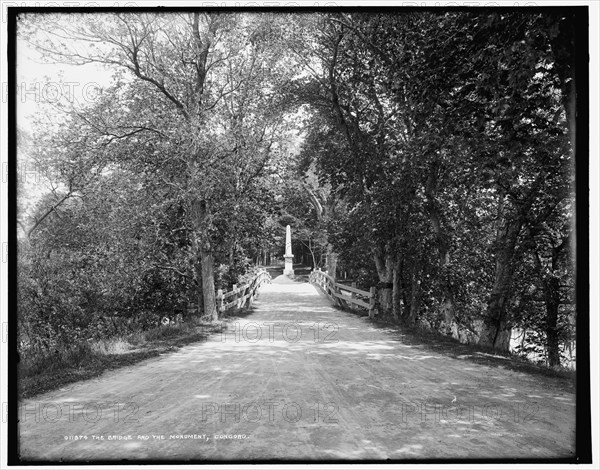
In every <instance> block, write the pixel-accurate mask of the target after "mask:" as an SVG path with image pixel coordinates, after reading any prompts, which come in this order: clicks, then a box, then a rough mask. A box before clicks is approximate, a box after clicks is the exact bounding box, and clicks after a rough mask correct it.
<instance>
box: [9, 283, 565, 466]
mask: <svg viewBox="0 0 600 470" xmlns="http://www.w3.org/2000/svg"><path fill="white" fill-rule="evenodd" d="M254 307H255V309H254V311H253V312H252V314H251V315H248V316H246V317H244V318H239V319H237V320H235V321H234V322H232V323H230V325H229V329H228V331H227V332H226V333H224V334H214V335H213V336H211V337H210V338H209V339H208V340H207V341H204V342H200V343H195V344H191V345H188V346H186V347H183V348H181V349H180V350H178V351H177V352H175V353H169V354H165V355H163V356H161V357H159V358H154V359H150V360H147V361H145V362H142V363H140V364H138V365H136V366H132V367H129V368H124V369H119V370H115V371H111V372H109V373H106V374H104V375H102V376H101V377H99V378H98V379H95V380H90V381H85V382H80V383H76V384H73V385H70V386H68V387H65V388H63V389H61V390H58V391H54V392H50V393H46V394H44V395H40V396H37V397H34V398H32V399H29V400H24V401H23V402H22V403H21V404H20V407H19V408H20V415H21V416H20V430H19V432H20V453H21V457H22V458H23V459H29V460H54V461H57V460H65V461H73V460H97V459H101V460H120V459H128V460H143V459H148V458H150V459H155V460H160V459H169V460H188V459H193V460H236V461H242V460H243V461H248V460H256V459H259V460H265V459H286V460H290V459H302V460H308V459H319V460H329V459H335V460H340V459H370V460H371V459H382V460H384V459H421V458H430V459H431V458H443V459H451V458H528V457H529V458H546V457H547V458H550V457H570V456H572V455H573V453H574V450H575V443H574V442H575V396H574V394H572V393H569V392H566V391H564V389H562V388H561V387H560V386H559V384H558V382H557V381H556V380H555V379H552V378H547V377H541V376H534V375H529V374H525V373H521V372H514V371H510V370H507V369H503V368H499V367H489V366H485V365H480V364H475V363H473V362H470V361H468V360H464V359H454V358H449V357H446V356H443V355H440V354H437V353H433V352H430V351H429V350H428V349H427V348H425V347H421V346H417V345H414V344H407V343H405V342H403V339H402V334H401V333H399V332H397V331H395V330H393V329H387V328H382V327H380V326H377V325H374V324H371V323H369V321H368V320H367V319H366V318H364V317H357V316H355V315H352V314H349V313H346V312H342V311H339V310H336V309H334V308H332V307H331V306H330V303H329V302H328V300H327V299H326V298H324V296H322V295H321V294H319V293H318V292H317V291H316V289H315V288H314V287H313V286H311V285H310V284H306V283H297V282H293V281H290V280H288V279H287V278H284V277H283V276H280V277H278V278H276V279H275V280H274V281H273V284H271V285H264V286H263V287H262V288H261V293H260V296H259V298H258V299H257V301H256V302H255V304H254Z"/></svg>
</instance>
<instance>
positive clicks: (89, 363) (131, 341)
mask: <svg viewBox="0 0 600 470" xmlns="http://www.w3.org/2000/svg"><path fill="white" fill-rule="evenodd" d="M221 329H222V325H221V324H220V323H218V324H210V323H207V324H200V325H189V324H182V325H177V326H160V327H157V328H154V329H152V330H148V331H144V332H138V333H134V334H131V335H129V336H126V337H118V338H111V339H107V340H102V341H96V342H93V343H90V344H85V345H81V346H78V347H75V348H71V349H69V350H65V351H56V352H55V354H53V355H48V356H42V357H35V358H29V359H28V360H24V361H21V362H20V363H19V367H18V381H17V382H18V394H19V399H23V398H30V397H32V396H35V395H39V394H40V393H44V392H48V391H51V390H56V389H58V388H61V387H63V386H64V385H67V384H70V383H73V382H78V381H80V380H87V379H91V378H94V377H97V376H99V375H101V374H102V373H103V372H106V371H108V370H114V369H119V368H121V367H126V366H131V365H134V364H137V363H139V362H141V361H144V360H146V359H150V358H153V357H156V356H159V355H160V354H163V353H165V352H170V351H176V350H177V349H179V348H180V347H182V346H185V345H187V344H190V343H195V342H198V341H203V340H205V339H206V338H207V337H208V336H209V335H210V334H212V333H215V332H219V331H221Z"/></svg>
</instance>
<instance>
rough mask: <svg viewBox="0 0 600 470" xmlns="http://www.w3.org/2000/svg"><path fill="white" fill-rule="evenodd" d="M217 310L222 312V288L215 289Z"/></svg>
mask: <svg viewBox="0 0 600 470" xmlns="http://www.w3.org/2000/svg"><path fill="white" fill-rule="evenodd" d="M217 311H218V312H219V313H223V289H219V290H218V291H217Z"/></svg>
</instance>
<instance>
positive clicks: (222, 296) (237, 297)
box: [217, 268, 271, 314]
mask: <svg viewBox="0 0 600 470" xmlns="http://www.w3.org/2000/svg"><path fill="white" fill-rule="evenodd" d="M265 282H268V283H270V282H271V275H270V274H269V273H268V272H267V271H266V270H265V269H260V268H259V269H257V270H256V271H255V275H254V277H253V278H252V280H251V281H250V282H248V283H246V284H243V285H241V286H238V285H236V284H234V285H233V289H232V290H231V291H230V292H223V289H219V290H218V291H217V310H218V311H219V314H220V313H223V312H226V311H227V310H231V309H233V308H245V307H248V308H249V307H251V306H252V302H254V298H255V297H256V295H257V294H258V289H259V287H260V286H261V285H262V284H264V283H265Z"/></svg>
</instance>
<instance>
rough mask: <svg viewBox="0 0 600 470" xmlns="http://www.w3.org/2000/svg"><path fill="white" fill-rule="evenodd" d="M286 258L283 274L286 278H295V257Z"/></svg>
mask: <svg viewBox="0 0 600 470" xmlns="http://www.w3.org/2000/svg"><path fill="white" fill-rule="evenodd" d="M284 258H285V268H284V269H283V274H284V275H285V276H293V275H294V262H293V260H294V255H286V256H284Z"/></svg>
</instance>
